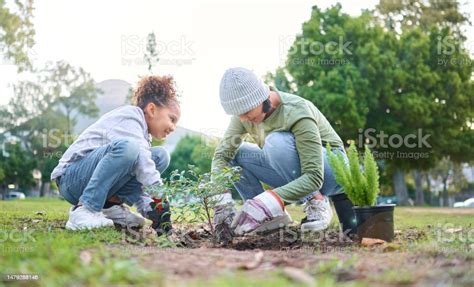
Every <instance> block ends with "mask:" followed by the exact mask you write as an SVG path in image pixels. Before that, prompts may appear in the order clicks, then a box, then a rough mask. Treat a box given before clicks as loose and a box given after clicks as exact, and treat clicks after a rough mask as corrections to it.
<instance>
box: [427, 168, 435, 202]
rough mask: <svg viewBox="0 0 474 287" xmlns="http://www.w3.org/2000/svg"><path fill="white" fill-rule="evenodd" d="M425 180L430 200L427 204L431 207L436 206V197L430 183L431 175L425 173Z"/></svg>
mask: <svg viewBox="0 0 474 287" xmlns="http://www.w3.org/2000/svg"><path fill="white" fill-rule="evenodd" d="M425 179H426V189H427V190H428V196H429V197H428V199H427V202H428V204H429V205H434V202H433V200H434V196H433V194H432V193H431V181H430V173H429V172H426V173H425Z"/></svg>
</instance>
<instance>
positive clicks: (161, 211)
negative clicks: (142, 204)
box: [146, 197, 172, 236]
mask: <svg viewBox="0 0 474 287" xmlns="http://www.w3.org/2000/svg"><path fill="white" fill-rule="evenodd" d="M152 199H153V201H152V202H150V207H151V211H148V212H147V213H146V218H148V219H150V220H151V221H152V225H151V227H152V228H153V229H154V230H155V231H156V234H157V235H158V236H161V235H163V234H167V233H168V232H170V231H171V229H172V226H171V211H170V204H169V202H168V200H166V198H156V197H152Z"/></svg>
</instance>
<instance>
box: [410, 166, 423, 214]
mask: <svg viewBox="0 0 474 287" xmlns="http://www.w3.org/2000/svg"><path fill="white" fill-rule="evenodd" d="M413 178H414V179H415V187H416V193H415V194H416V199H415V204H416V205H417V206H423V205H425V195H424V194H423V173H421V172H420V171H419V170H414V171H413Z"/></svg>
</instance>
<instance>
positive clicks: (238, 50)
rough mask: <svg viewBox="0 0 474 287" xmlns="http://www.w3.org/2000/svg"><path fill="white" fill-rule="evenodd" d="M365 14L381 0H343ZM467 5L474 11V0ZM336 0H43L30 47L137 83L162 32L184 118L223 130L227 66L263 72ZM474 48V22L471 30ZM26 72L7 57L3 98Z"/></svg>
mask: <svg viewBox="0 0 474 287" xmlns="http://www.w3.org/2000/svg"><path fill="white" fill-rule="evenodd" d="M339 2H340V3H341V4H342V7H343V11H344V12H346V13H349V14H351V15H358V14H360V12H361V9H367V8H368V9H372V8H374V7H375V5H376V4H377V3H378V0H366V1H362V0H361V1H353V0H347V1H345V0H343V1H339ZM469 2H470V3H469V4H468V6H465V7H464V8H465V10H467V12H468V13H471V15H472V14H474V1H469ZM334 3H335V1H326V0H324V1H308V0H306V1H304V0H272V1H270V0H244V1H223V0H219V1H217V0H216V1H185V0H174V1H144V0H133V1H109V0H101V1H97V0H96V1H91V0H81V1H63V0H36V1H35V4H34V5H35V11H34V19H33V23H34V26H35V30H36V36H35V41H36V44H35V46H34V47H33V50H32V51H31V53H30V55H31V58H32V59H33V61H34V64H35V65H36V66H37V67H41V66H42V65H44V63H46V62H47V61H58V60H65V61H67V62H69V63H71V64H72V65H74V66H80V67H82V68H84V69H85V70H86V71H88V72H89V73H91V75H92V77H93V78H94V80H95V81H97V82H101V81H103V80H107V79H122V80H125V81H127V82H129V83H131V84H132V85H135V84H136V82H137V81H138V79H139V76H143V75H146V74H148V72H147V66H146V64H145V63H144V62H143V53H144V51H145V44H146V37H147V35H148V33H150V32H152V31H153V32H154V33H155V35H156V38H157V48H158V51H159V54H160V63H159V64H158V65H157V66H156V68H155V70H154V72H155V73H157V74H160V75H172V76H173V77H174V78H175V80H176V83H177V87H178V90H179V92H180V94H181V103H182V117H181V120H180V123H179V125H180V126H183V127H186V128H189V129H193V130H196V131H200V132H204V133H207V134H212V135H216V136H219V135H221V134H222V133H223V132H224V131H225V128H226V127H227V124H228V122H229V120H230V117H229V116H228V115H226V114H225V113H224V111H223V109H222V107H221V106H220V102H219V82H220V79H221V77H222V75H223V73H224V71H225V70H226V69H227V68H230V67H235V66H241V67H246V68H249V69H251V70H253V71H254V72H255V73H256V74H257V75H259V76H263V75H264V74H266V73H267V72H269V71H274V70H275V69H276V68H277V67H278V66H280V65H282V64H284V62H285V59H286V54H287V50H288V48H289V46H290V44H291V43H292V39H293V38H294V37H295V35H296V34H298V33H301V26H302V24H303V22H305V21H307V20H308V19H309V17H310V15H311V7H312V6H313V5H318V6H319V7H321V8H327V7H329V6H331V5H333V4H334ZM467 34H468V42H469V44H468V47H469V48H470V49H471V51H474V44H473V41H474V29H472V27H470V28H469V29H468V30H467ZM23 77H24V76H23V75H21V74H17V72H16V67H15V66H13V65H11V64H8V63H6V62H5V63H3V64H0V104H5V103H7V102H8V99H9V97H11V95H12V88H11V85H12V84H13V83H15V82H16V81H18V80H20V79H22V78H23Z"/></svg>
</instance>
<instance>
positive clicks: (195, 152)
mask: <svg viewBox="0 0 474 287" xmlns="http://www.w3.org/2000/svg"><path fill="white" fill-rule="evenodd" d="M214 149H215V147H214V146H209V145H206V144H203V142H202V139H201V138H200V137H199V136H190V135H187V136H185V137H183V138H182V139H181V140H180V141H179V142H178V144H177V145H176V148H175V150H174V151H173V152H172V153H171V163H170V166H169V167H168V169H167V170H166V172H165V173H164V174H163V177H169V176H170V174H171V173H172V172H173V171H174V170H180V171H181V170H187V169H188V166H189V165H193V166H195V167H196V172H197V173H206V172H210V170H211V162H212V156H213V154H214Z"/></svg>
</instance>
